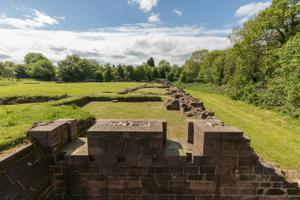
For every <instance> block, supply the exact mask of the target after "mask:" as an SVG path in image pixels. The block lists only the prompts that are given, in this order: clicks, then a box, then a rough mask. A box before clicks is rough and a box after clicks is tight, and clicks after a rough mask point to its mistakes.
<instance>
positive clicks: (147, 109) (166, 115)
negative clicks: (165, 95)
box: [83, 102, 186, 138]
mask: <svg viewBox="0 0 300 200" xmlns="http://www.w3.org/2000/svg"><path fill="white" fill-rule="evenodd" d="M83 110H85V111H88V112H90V113H91V114H92V115H94V116H95V117H96V118H97V119H164V120H167V123H168V137H169V138H182V137H184V133H185V124H186V121H185V117H184V115H183V114H182V113H181V112H179V111H167V110H166V108H165V107H164V105H163V103H162V102H144V103H124V102H119V103H111V102H91V103H90V104H88V105H86V106H85V107H84V108H83Z"/></svg>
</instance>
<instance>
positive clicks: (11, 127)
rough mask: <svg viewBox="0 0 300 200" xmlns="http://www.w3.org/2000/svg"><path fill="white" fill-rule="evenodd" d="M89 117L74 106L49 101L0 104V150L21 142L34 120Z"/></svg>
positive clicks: (46, 120)
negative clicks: (55, 104)
mask: <svg viewBox="0 0 300 200" xmlns="http://www.w3.org/2000/svg"><path fill="white" fill-rule="evenodd" d="M89 117H91V115H90V114H89V113H88V112H85V111H83V110H82V109H80V108H78V107H76V106H52V105H50V103H34V104H21V105H9V106H0V150H2V149H5V148H8V147H11V146H14V145H16V144H17V143H19V142H21V141H22V139H24V138H25V137H26V135H25V133H26V131H27V130H29V129H30V127H31V125H32V124H33V123H34V122H49V121H53V120H55V119H61V118H72V119H77V120H82V119H87V118H89Z"/></svg>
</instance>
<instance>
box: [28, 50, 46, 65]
mask: <svg viewBox="0 0 300 200" xmlns="http://www.w3.org/2000/svg"><path fill="white" fill-rule="evenodd" d="M44 59H47V58H46V57H45V56H44V55H43V54H41V53H36V52H30V53H28V54H26V55H25V57H24V62H25V64H32V63H35V62H37V61H39V60H44Z"/></svg>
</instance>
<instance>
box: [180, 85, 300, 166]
mask: <svg viewBox="0 0 300 200" xmlns="http://www.w3.org/2000/svg"><path fill="white" fill-rule="evenodd" d="M181 86H183V87H184V88H185V89H186V90H187V91H188V92H189V93H191V94H192V95H193V96H195V97H197V98H199V99H200V100H202V101H203V102H204V104H205V106H206V107H207V108H208V109H210V110H212V111H215V113H216V116H217V118H219V119H221V120H223V121H224V122H225V123H226V124H228V125H231V126H235V127H238V128H240V129H241V130H243V131H244V133H245V135H246V136H247V137H248V138H250V139H251V144H252V147H254V149H255V151H256V152H257V153H258V154H259V155H260V156H262V157H263V159H264V160H266V161H268V162H271V163H276V164H278V165H279V166H280V167H281V168H283V169H300V120H299V119H298V120H297V119H292V118H290V117H289V116H286V115H283V114H280V113H276V112H272V111H268V110H265V109H260V108H258V107H255V106H252V105H249V104H246V103H243V102H239V101H233V100H231V99H230V98H228V97H225V96H223V95H218V94H213V93H210V92H208V91H209V90H208V89H207V88H208V87H207V85H202V84H183V85H181Z"/></svg>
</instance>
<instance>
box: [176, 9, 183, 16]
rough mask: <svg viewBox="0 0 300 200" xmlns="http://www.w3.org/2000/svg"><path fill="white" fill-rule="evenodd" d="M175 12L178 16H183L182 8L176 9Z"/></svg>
mask: <svg viewBox="0 0 300 200" xmlns="http://www.w3.org/2000/svg"><path fill="white" fill-rule="evenodd" d="M174 13H175V14H176V15H177V16H178V17H181V16H182V14H183V13H182V11H181V10H178V9H174Z"/></svg>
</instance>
